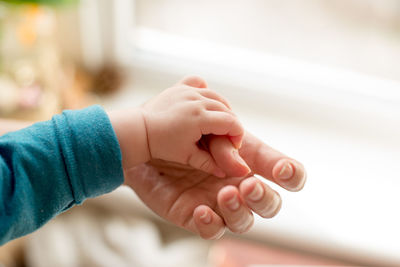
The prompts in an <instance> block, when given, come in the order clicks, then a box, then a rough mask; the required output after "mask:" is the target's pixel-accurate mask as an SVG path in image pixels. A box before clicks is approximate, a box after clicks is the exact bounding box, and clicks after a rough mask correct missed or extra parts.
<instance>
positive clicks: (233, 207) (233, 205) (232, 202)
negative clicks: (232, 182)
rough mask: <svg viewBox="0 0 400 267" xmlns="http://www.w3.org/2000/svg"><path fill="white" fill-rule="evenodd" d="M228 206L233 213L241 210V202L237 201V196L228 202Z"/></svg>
mask: <svg viewBox="0 0 400 267" xmlns="http://www.w3.org/2000/svg"><path fill="white" fill-rule="evenodd" d="M226 205H227V206H228V208H229V209H230V210H232V211H236V210H238V209H239V207H240V204H239V200H238V199H237V196H234V197H233V198H231V199H230V200H228V201H227V202H226Z"/></svg>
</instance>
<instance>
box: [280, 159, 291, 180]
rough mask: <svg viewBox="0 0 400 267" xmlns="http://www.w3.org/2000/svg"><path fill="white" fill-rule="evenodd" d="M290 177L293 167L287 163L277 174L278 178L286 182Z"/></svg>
mask: <svg viewBox="0 0 400 267" xmlns="http://www.w3.org/2000/svg"><path fill="white" fill-rule="evenodd" d="M292 176H293V167H292V165H291V164H290V163H289V162H287V163H285V164H284V165H283V167H282V169H281V171H280V172H279V174H278V178H279V179H283V180H286V179H289V178H292Z"/></svg>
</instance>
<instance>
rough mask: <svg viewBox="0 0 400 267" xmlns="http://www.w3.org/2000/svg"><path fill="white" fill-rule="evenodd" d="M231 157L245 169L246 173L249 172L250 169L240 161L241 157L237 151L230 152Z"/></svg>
mask: <svg viewBox="0 0 400 267" xmlns="http://www.w3.org/2000/svg"><path fill="white" fill-rule="evenodd" d="M232 154H233V157H234V158H235V160H236V161H237V162H239V164H240V165H242V166H244V167H246V168H247V170H248V173H249V172H250V167H249V166H248V165H247V163H246V162H245V161H244V160H243V159H242V157H241V156H240V155H239V152H238V151H237V149H234V150H232Z"/></svg>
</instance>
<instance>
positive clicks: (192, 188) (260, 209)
mask: <svg viewBox="0 0 400 267" xmlns="http://www.w3.org/2000/svg"><path fill="white" fill-rule="evenodd" d="M209 149H210V152H211V153H212V155H213V157H214V159H215V161H216V162H217V164H218V165H219V166H220V167H221V168H222V169H223V170H225V172H226V173H227V177H226V178H217V177H215V176H212V175H210V174H207V173H205V172H202V171H199V170H196V169H193V168H192V167H190V166H186V165H181V164H176V163H172V162H166V161H160V160H152V161H150V162H148V163H146V164H142V165H140V166H136V167H134V168H132V169H130V170H127V171H126V172H125V184H127V185H128V186H130V187H131V188H132V189H133V190H134V191H135V192H136V194H137V195H138V196H139V197H140V198H141V199H142V201H143V202H144V203H145V204H146V205H147V206H148V207H149V208H150V209H152V210H153V211H154V212H155V213H157V214H158V215H159V216H161V217H163V218H164V219H166V220H168V221H170V222H172V223H174V224H176V225H178V226H180V227H183V228H185V229H187V230H189V231H192V232H194V233H197V234H199V235H200V236H202V237H203V238H207V239H212V238H218V237H220V236H221V235H222V233H223V232H224V229H225V226H227V227H228V228H229V229H230V230H231V231H232V232H236V233H241V232H245V231H247V230H248V229H249V228H250V227H251V225H252V223H253V215H252V214H253V212H255V213H257V214H259V215H260V216H262V217H265V218H270V217H273V216H274V215H275V214H276V213H277V212H278V211H279V209H280V206H281V199H280V196H279V194H278V193H277V192H275V191H274V190H272V189H271V188H270V187H269V186H268V185H266V184H265V183H263V182H261V181H260V180H259V179H257V178H255V177H254V176H253V174H259V175H260V176H262V177H264V178H266V179H269V180H270V181H273V182H275V183H277V184H279V185H280V186H282V187H284V188H286V189H287V190H290V191H298V190H300V189H301V188H302V187H303V186H304V183H305V171H304V168H303V166H302V165H301V164H300V163H298V162H297V161H295V160H293V159H291V158H288V157H287V156H285V155H283V154H282V153H280V152H278V151H276V150H274V149H272V148H271V147H269V146H267V145H266V144H264V143H263V142H262V141H260V140H259V139H257V138H256V137H254V136H253V135H251V134H249V133H246V134H245V136H244V139H243V145H242V147H241V149H240V150H239V154H240V156H241V158H243V159H244V160H245V161H246V163H247V164H248V166H249V167H250V169H251V170H252V172H251V173H249V174H247V175H245V176H244V177H238V176H240V175H243V168H241V166H242V165H241V164H240V157H239V158H238V157H237V150H235V148H234V147H233V146H232V144H231V142H230V141H229V140H228V139H227V138H225V137H213V138H212V139H211V140H210V142H209ZM235 151H236V152H235ZM244 174H245V173H244Z"/></svg>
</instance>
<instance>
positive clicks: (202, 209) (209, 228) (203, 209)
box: [193, 205, 225, 239]
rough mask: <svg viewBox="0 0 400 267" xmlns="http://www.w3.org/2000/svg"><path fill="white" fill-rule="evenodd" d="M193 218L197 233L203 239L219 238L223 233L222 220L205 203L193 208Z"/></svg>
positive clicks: (223, 225)
mask: <svg viewBox="0 0 400 267" xmlns="http://www.w3.org/2000/svg"><path fill="white" fill-rule="evenodd" d="M193 220H194V223H195V226H196V228H197V232H198V234H199V235H200V236H201V237H202V238H204V239H219V238H221V237H222V236H223V234H224V233H225V224H224V221H223V220H222V219H221V217H220V216H219V215H218V214H216V213H215V212H214V211H213V210H212V209H211V208H210V207H208V206H206V205H200V206H198V207H197V208H196V209H195V210H194V212H193Z"/></svg>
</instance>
